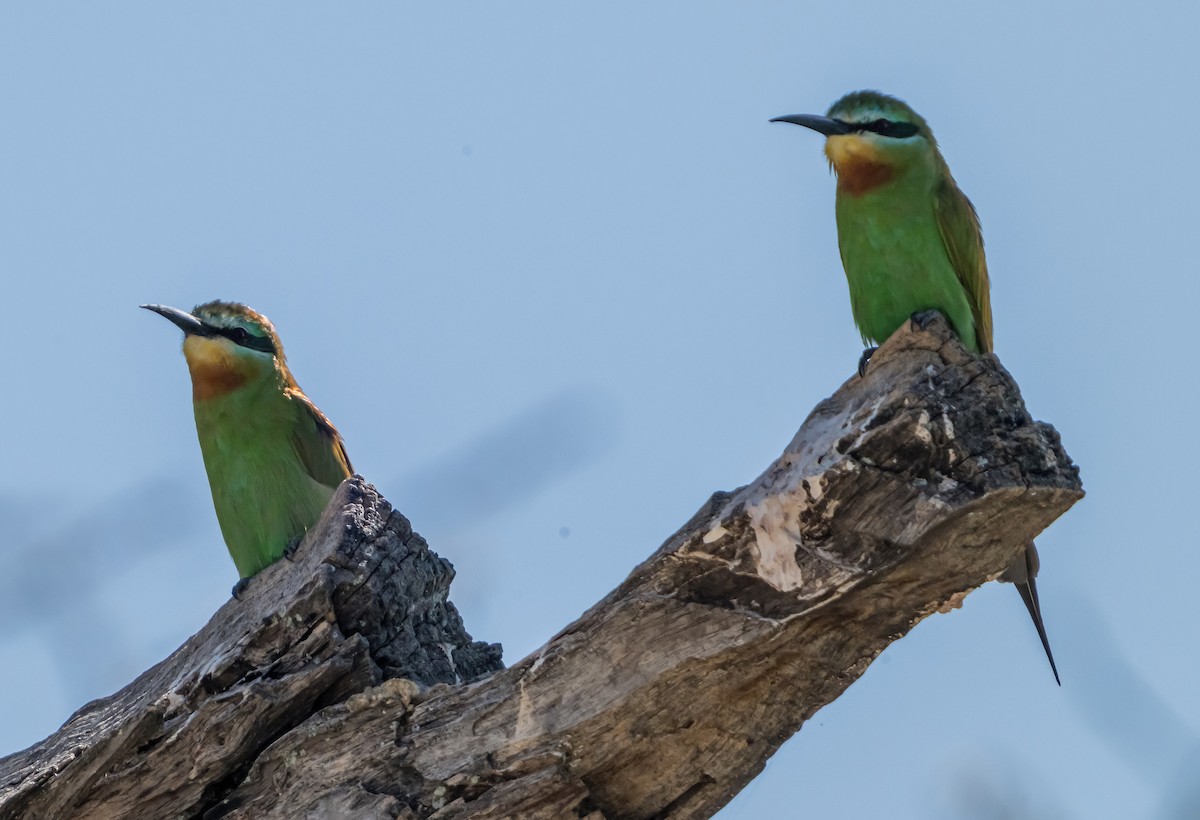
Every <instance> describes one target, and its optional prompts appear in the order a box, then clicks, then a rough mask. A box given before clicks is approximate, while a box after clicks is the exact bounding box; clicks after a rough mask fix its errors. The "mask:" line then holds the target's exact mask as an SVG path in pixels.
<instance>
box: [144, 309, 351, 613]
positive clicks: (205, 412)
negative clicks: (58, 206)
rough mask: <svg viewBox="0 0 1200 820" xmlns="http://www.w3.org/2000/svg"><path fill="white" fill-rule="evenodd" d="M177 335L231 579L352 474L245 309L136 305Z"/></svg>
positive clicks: (264, 329) (284, 540) (260, 561)
mask: <svg viewBox="0 0 1200 820" xmlns="http://www.w3.org/2000/svg"><path fill="white" fill-rule="evenodd" d="M142 307H143V308H145V309H146V310H152V311H154V312H155V313H157V314H159V315H160V316H164V317H166V318H167V319H169V320H171V321H172V322H173V323H174V324H175V325H176V326H177V327H178V328H179V329H180V330H182V331H183V334H184V337H183V355H184V358H186V359H187V365H188V370H189V371H190V372H191V376H192V407H193V409H194V410H195V415H196V434H197V435H198V436H199V438H200V452H201V453H202V454H203V455H204V467H205V469H206V470H207V471H208V483H209V486H210V488H211V489H212V498H213V506H215V507H216V510H217V521H218V522H219V523H220V525H221V534H222V535H223V536H224V537H225V545H226V546H227V547H228V548H229V554H230V556H232V557H233V563H234V564H235V565H236V566H237V570H238V573H239V575H240V576H241V580H240V581H239V582H238V585H237V586H235V587H234V595H238V594H239V593H240V592H241V591H242V589H244V588H245V584H246V580H247V579H248V578H250V576H252V575H254V574H255V573H257V572H258V571H259V570H261V569H263V568H264V567H266V566H267V565H268V564H271V563H273V562H275V561H277V560H278V559H279V558H280V557H281V556H283V555H284V554H285V553H286V552H287V551H288V550H289V548H291V547H294V546H295V544H297V543H299V540H300V539H301V538H302V537H303V536H304V533H305V532H306V531H307V530H308V529H309V528H310V527H312V526H313V525H314V524H315V523H316V522H317V519H318V518H319V517H320V515H321V512H322V511H323V510H324V509H325V505H326V504H327V503H328V502H329V498H330V496H332V495H333V491H334V490H335V489H337V486H338V485H339V484H340V483H341V482H342V479H344V478H346V477H347V476H349V475H350V474H351V472H352V468H351V467H350V460H349V459H348V458H347V457H346V449H345V447H344V446H343V444H342V437H341V435H339V434H338V431H337V430H336V429H334V426H333V425H332V424H330V422H329V419H327V418H326V417H325V414H324V413H322V412H321V411H320V410H318V409H317V406H316V405H315V404H313V403H312V401H310V400H309V398H308V397H307V396H305V395H304V392H303V391H302V390H301V389H300V386H299V385H298V384H296V379H295V378H293V377H292V373H291V371H290V370H288V366H287V359H286V358H285V357H284V355H283V345H282V344H281V343H280V341H279V335H278V334H277V333H276V332H275V327H274V325H272V324H271V322H270V321H269V320H268V319H267V317H266V316H263V315H262V314H261V313H258V312H256V311H254V310H251V309H250V308H248V307H246V306H245V305H239V304H236V303H233V302H208V303H207V304H203V305H199V306H198V307H196V308H195V309H194V310H193V311H192V312H191V313H185V312H184V311H182V310H176V309H175V308H171V307H165V306H163V305H142Z"/></svg>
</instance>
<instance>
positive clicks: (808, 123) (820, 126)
mask: <svg viewBox="0 0 1200 820" xmlns="http://www.w3.org/2000/svg"><path fill="white" fill-rule="evenodd" d="M771 122H790V123H791V124H792V125H803V126H804V127H805V128H811V129H812V130H814V131H816V132H817V133H818V134H824V135H825V136H827V137H833V136H837V135H838V134H849V133H850V132H851V131H853V130H854V129H853V128H851V127H850V126H849V125H847V124H846V123H844V122H842V121H841V120H833V119H830V118H829V117H822V116H820V115H818V114H788V115H787V116H786V117H776V118H775V119H773V120H771Z"/></svg>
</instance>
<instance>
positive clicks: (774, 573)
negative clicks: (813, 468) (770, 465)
mask: <svg viewBox="0 0 1200 820" xmlns="http://www.w3.org/2000/svg"><path fill="white" fill-rule="evenodd" d="M803 503H804V502H800V501H798V499H796V498H795V497H794V494H792V493H789V494H788V495H786V496H784V497H783V498H780V497H779V496H767V497H766V498H763V499H761V500H760V501H759V502H758V503H757V504H754V505H748V506H747V507H746V512H747V513H748V514H749V516H750V526H751V527H752V528H753V529H754V540H755V547H756V549H757V551H758V556H757V562H756V563H757V569H758V574H759V576H760V577H761V578H762V579H763V580H764V581H766V582H767V583H768V584H770V585H771V586H773V587H774V588H775V589H777V590H779V591H780V592H790V591H792V590H794V589H798V588H799V587H800V586H802V585H803V584H804V573H803V572H802V571H801V569H800V565H799V564H797V563H796V538H795V536H793V535H792V533H793V532H795V531H796V530H798V529H799V512H798V509H797V508H798V506H799V505H800V504H803Z"/></svg>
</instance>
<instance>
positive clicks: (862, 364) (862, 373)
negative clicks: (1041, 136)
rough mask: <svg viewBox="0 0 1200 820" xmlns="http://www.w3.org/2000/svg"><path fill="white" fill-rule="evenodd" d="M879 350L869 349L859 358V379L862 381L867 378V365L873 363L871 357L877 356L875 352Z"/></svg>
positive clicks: (875, 348)
mask: <svg viewBox="0 0 1200 820" xmlns="http://www.w3.org/2000/svg"><path fill="white" fill-rule="evenodd" d="M878 349H879V348H877V347H868V348H867V349H866V350H864V351H863V352H862V355H861V356H859V357H858V377H859V378H860V379H862V378H866V375H867V363H868V362H870V361H871V357H872V356H874V355H875V351H876V350H878Z"/></svg>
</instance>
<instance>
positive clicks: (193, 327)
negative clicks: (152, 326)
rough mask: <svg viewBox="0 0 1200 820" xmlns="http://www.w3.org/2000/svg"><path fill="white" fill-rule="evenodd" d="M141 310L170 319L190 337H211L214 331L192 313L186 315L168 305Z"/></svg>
mask: <svg viewBox="0 0 1200 820" xmlns="http://www.w3.org/2000/svg"><path fill="white" fill-rule="evenodd" d="M138 307H140V308H145V309H146V310H152V311H154V312H155V313H157V314H158V315H159V316H162V317H163V318H166V319H170V320H171V322H172V324H174V325H175V326H176V327H177V328H179V329H180V330H182V331H183V332H184V333H186V334H187V335H189V336H211V335H212V331H210V330H209V329H208V327H207V326H206V325H205V324H204V323H203V322H201V321H200V320H199V319H197V318H196V317H195V316H193V315H192V314H190V313H184V312H183V311H182V310H176V309H175V308H173V307H167V306H166V305H138Z"/></svg>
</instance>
